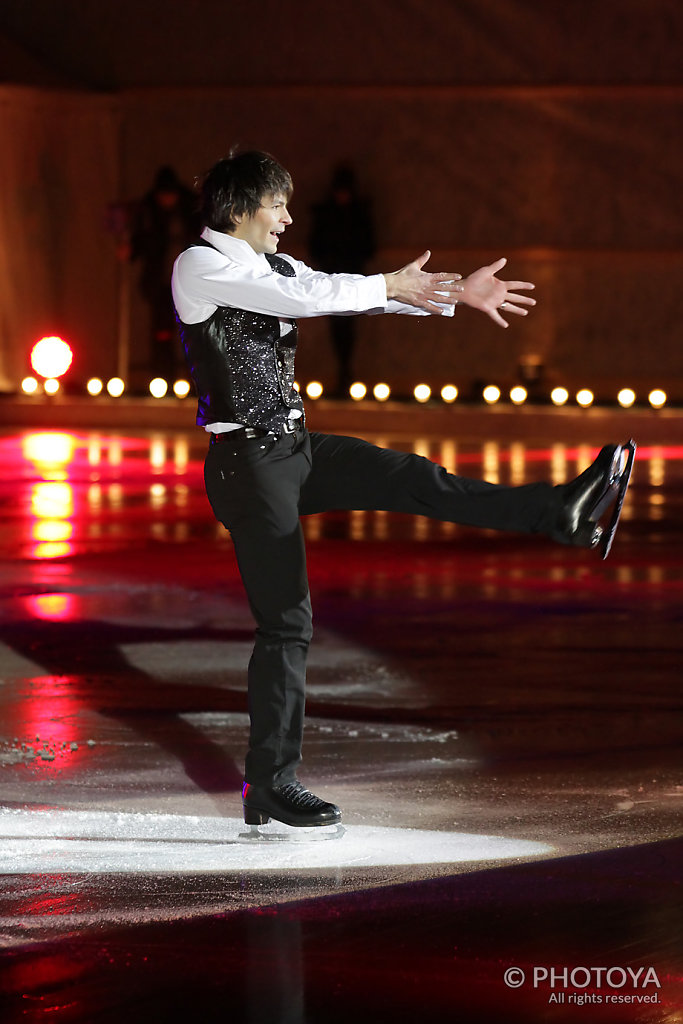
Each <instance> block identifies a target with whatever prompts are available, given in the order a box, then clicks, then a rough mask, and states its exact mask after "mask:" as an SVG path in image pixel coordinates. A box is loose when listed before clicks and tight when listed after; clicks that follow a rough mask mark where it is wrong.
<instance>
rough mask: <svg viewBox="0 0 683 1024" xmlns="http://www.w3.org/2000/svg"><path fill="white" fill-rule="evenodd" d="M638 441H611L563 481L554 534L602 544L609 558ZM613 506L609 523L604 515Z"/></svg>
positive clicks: (562, 539) (581, 542)
mask: <svg viewBox="0 0 683 1024" xmlns="http://www.w3.org/2000/svg"><path fill="white" fill-rule="evenodd" d="M635 453H636V445H635V442H634V441H627V443H626V444H625V445H620V444H608V445H605V447H604V448H603V449H602V450H601V451H600V453H599V455H598V457H597V458H596V460H595V462H593V464H592V465H591V466H589V467H588V469H586V470H585V471H584V472H583V473H581V475H580V476H577V478H576V479H575V480H572V481H571V483H568V484H563V485H561V487H560V488H559V490H560V492H561V499H560V500H561V506H560V512H559V515H558V520H557V524H556V526H555V529H554V530H553V531H552V532H551V534H550V536H551V537H552V538H553V540H556V541H559V543H560V544H573V545H575V546H577V547H585V548H598V549H599V550H600V553H601V555H602V557H603V558H607V556H608V554H609V552H610V548H611V547H612V541H613V540H614V534H615V533H616V530H617V526H618V524H619V517H620V515H621V509H622V506H623V504H624V497H625V496H626V490H627V488H628V485H629V480H630V479H631V471H632V469H633V460H634V458H635ZM610 506H613V508H612V512H611V516H610V518H609V521H608V523H607V524H606V525H604V526H603V525H601V523H600V519H601V517H602V516H603V515H604V514H605V512H606V511H607V510H608V509H609V508H610Z"/></svg>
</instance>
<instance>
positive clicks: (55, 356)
mask: <svg viewBox="0 0 683 1024" xmlns="http://www.w3.org/2000/svg"><path fill="white" fill-rule="evenodd" d="M72 359H73V352H72V351H71V347H70V346H69V345H67V343H66V342H65V341H64V340H63V339H62V338H57V337H49V338H41V339H40V341H37V342H36V343H35V345H34V346H33V348H32V349H31V366H32V367H33V369H34V370H35V372H36V373H38V374H40V376H41V377H46V378H48V377H61V376H62V374H64V373H66V371H67V370H68V369H69V367H70V366H71V360H72Z"/></svg>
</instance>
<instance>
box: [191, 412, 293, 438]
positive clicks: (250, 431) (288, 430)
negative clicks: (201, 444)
mask: <svg viewBox="0 0 683 1024" xmlns="http://www.w3.org/2000/svg"><path fill="white" fill-rule="evenodd" d="M303 429H304V425H303V422H302V417H301V416H297V417H296V419H293V420H285V422H284V423H283V424H282V427H281V430H280V431H279V432H278V433H276V432H275V431H274V430H263V429H262V428H261V427H234V428H233V429H232V430H224V431H221V433H220V434H216V433H212V434H211V444H225V443H226V442H227V441H235V440H237V439H239V438H245V437H246V438H253V437H279V435H280V433H282V434H296V432H297V431H299V430H303Z"/></svg>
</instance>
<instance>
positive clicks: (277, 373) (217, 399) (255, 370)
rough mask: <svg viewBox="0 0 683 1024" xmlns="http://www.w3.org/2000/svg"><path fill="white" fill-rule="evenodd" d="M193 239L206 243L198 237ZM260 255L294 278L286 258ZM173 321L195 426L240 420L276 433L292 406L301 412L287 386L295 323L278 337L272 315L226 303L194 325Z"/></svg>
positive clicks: (277, 324)
mask: <svg viewBox="0 0 683 1024" xmlns="http://www.w3.org/2000/svg"><path fill="white" fill-rule="evenodd" d="M198 244H200V245H210V243H209V242H206V241H204V239H200V241H199V243H198ZM212 248H215V247H214V246H212ZM266 259H267V260H268V262H269V263H270V265H271V267H272V268H273V270H275V271H276V272H277V273H278V274H282V275H283V276H284V277H294V273H295V272H294V268H293V267H292V265H291V264H290V263H288V262H287V260H283V259H282V258H281V257H279V256H269V255H268V254H266ZM178 323H179V326H180V333H181V337H182V340H183V348H184V349H185V358H186V360H187V364H188V367H189V371H190V376H191V377H192V381H193V383H194V386H195V389H196V391H197V424H198V425H199V426H206V424H207V423H243V424H244V425H245V426H248V427H260V428H262V429H263V430H272V431H274V432H275V433H279V432H280V430H281V428H282V425H283V423H284V422H285V420H286V419H287V418H288V416H289V414H290V412H291V410H292V409H299V410H300V411H301V413H302V414H303V402H302V401H301V397H300V395H299V393H298V392H297V391H296V390H295V388H294V386H293V385H294V354H295V352H296V343H297V329H296V326H294V327H293V328H292V330H291V331H289V332H288V333H287V334H285V335H284V336H283V337H281V336H280V321H279V319H278V318H277V317H276V316H266V315H265V314H262V313H250V312H249V311H248V310H245V309H235V308H234V307H232V306H218V308H217V309H216V311H215V312H214V313H213V314H212V315H211V316H210V317H209V318H208V320H203V321H202V322H201V323H198V324H186V323H183V322H182V321H181V320H180V318H178Z"/></svg>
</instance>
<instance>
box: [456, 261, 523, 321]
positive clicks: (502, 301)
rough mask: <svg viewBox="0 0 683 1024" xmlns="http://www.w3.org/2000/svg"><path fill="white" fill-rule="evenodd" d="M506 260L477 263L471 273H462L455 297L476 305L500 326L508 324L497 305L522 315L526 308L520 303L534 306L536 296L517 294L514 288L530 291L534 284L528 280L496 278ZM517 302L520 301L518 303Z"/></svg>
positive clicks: (473, 305)
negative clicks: (500, 279) (479, 265)
mask: <svg viewBox="0 0 683 1024" xmlns="http://www.w3.org/2000/svg"><path fill="white" fill-rule="evenodd" d="M506 263H507V260H506V259H505V258H504V257H503V258H502V259H499V260H496V262H495V263H492V264H491V265H490V266H489V267H480V268H479V270H475V271H474V273H473V274H470V275H469V277H466V278H465V280H464V281H463V283H462V293H461V294H460V296H459V301H460V302H464V303H465V304H466V305H467V306H472V308H473V309H480V310H481V311H482V313H486V314H487V315H488V316H490V317H491V319H492V320H494V321H495V322H496V323H497V324H500V326H501V327H508V326H509V324H508V322H507V321H506V320H503V318H502V316H501V315H500V309H501V307H502V308H503V312H505V313H515V314H516V315H517V316H526V315H527V313H528V312H529V310H528V309H524V308H523V307H524V306H535V305H536V300H535V299H532V298H531V296H529V295H518V294H517V292H519V291H520V290H521V291H530V290H531V289H532V288H534V287H535V285H533V284H531V282H530V281H499V280H498V278H497V277H496V274H497V273H498V271H499V270H502V269H503V267H504V266H505V264H506ZM519 303H521V305H519Z"/></svg>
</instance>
